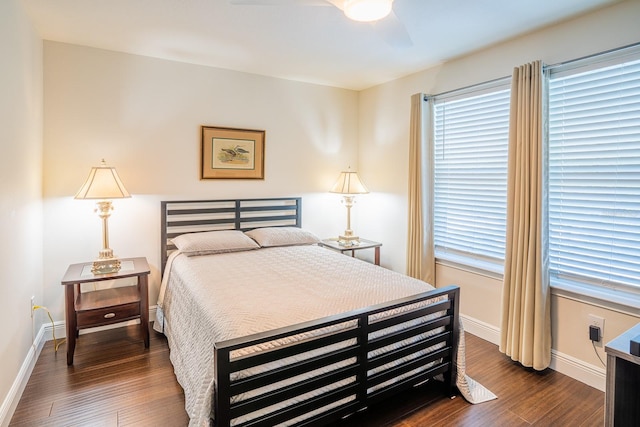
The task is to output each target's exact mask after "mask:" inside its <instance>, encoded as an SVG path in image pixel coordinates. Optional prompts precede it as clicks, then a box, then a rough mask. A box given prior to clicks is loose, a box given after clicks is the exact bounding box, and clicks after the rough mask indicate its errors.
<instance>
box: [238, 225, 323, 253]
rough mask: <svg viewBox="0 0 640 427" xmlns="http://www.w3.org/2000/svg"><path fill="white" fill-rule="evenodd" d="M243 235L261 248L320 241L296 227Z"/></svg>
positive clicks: (266, 229) (269, 228) (277, 228)
mask: <svg viewBox="0 0 640 427" xmlns="http://www.w3.org/2000/svg"><path fill="white" fill-rule="evenodd" d="M245 234H246V235H247V236H249V237H251V238H252V239H253V240H255V241H256V242H258V244H259V245H260V246H262V247H263V248H268V247H270V246H294V245H313V244H315V243H318V242H319V241H320V239H318V237H317V236H316V235H315V234H313V233H311V232H310V231H306V230H303V229H301V228H298V227H265V228H255V229H253V230H251V231H246V232H245Z"/></svg>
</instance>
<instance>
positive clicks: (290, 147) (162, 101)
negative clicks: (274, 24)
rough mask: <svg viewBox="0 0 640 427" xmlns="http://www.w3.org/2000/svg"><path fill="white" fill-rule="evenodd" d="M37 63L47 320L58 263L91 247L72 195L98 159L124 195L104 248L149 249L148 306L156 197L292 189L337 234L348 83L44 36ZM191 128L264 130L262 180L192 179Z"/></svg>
mask: <svg viewBox="0 0 640 427" xmlns="http://www.w3.org/2000/svg"><path fill="white" fill-rule="evenodd" d="M44 70H45V72H44V111H45V119H44V139H45V149H44V169H43V171H44V212H45V223H44V255H45V256H44V283H45V284H44V292H45V300H46V302H47V304H48V305H49V306H50V307H51V308H52V309H53V310H54V313H55V314H54V317H55V319H56V320H62V319H64V312H63V307H64V300H63V289H62V287H61V285H60V279H61V277H62V276H63V274H64V272H65V270H66V268H67V266H68V265H69V264H70V263H76V262H83V261H87V260H91V259H92V258H94V257H95V256H96V255H97V252H98V250H99V249H100V246H101V228H100V227H101V226H100V220H99V219H98V218H97V216H96V215H95V214H94V213H93V212H92V210H93V206H94V204H93V202H91V201H78V200H74V199H73V195H74V194H75V192H76V191H77V190H78V188H79V187H80V186H81V184H82V183H83V182H84V180H85V178H86V176H87V174H88V172H89V169H90V167H91V166H93V165H97V164H98V163H99V161H100V159H101V158H105V159H106V161H107V163H109V164H110V165H113V166H115V167H116V168H117V170H118V173H119V174H120V177H121V178H122V180H123V182H124V183H125V185H126V187H127V189H128V190H129V191H130V192H131V193H132V194H133V197H132V198H131V199H124V200H116V201H114V206H115V210H114V212H113V214H112V216H111V219H110V220H109V228H110V246H111V247H112V248H113V249H114V251H115V252H116V254H117V255H119V256H121V257H127V256H146V257H147V258H148V260H149V263H150V264H151V267H152V276H151V289H150V304H151V305H154V304H155V301H156V299H157V294H158V287H159V272H158V266H159V265H160V262H159V252H160V201H161V200H167V199H178V200H180V199H216V198H242V197H244V198H251V197H277V196H302V197H303V225H304V226H305V228H308V229H310V230H311V231H314V232H315V233H317V234H318V235H319V236H330V235H335V234H337V233H338V232H339V231H341V229H340V228H341V227H343V221H344V215H345V212H344V208H343V207H342V206H341V205H340V203H339V198H338V197H337V195H334V194H329V193H328V192H327V191H328V190H329V188H330V187H331V185H332V184H333V183H334V181H335V179H336V178H337V177H338V174H339V172H340V170H342V169H343V168H346V167H347V166H348V165H349V164H351V165H353V166H357V138H358V129H357V119H358V115H357V112H358V105H357V103H358V98H357V93H356V92H353V91H349V90H343V89H337V88H331V87H325V86H318V85H312V84H305V83H298V82H292V81H287V80H281V79H274V78H269V77H262V76H257V75H251V74H245V73H240V72H235V71H228V70H221V69H214V68H209V67H203V66H196V65H189V64H183V63H178V62H171V61H166V60H159V59H152V58H148V57H142V56H136V55H129V54H123V53H116V52H111V51H105V50H99V49H93V48H87V47H80V46H75V45H68V44H61V43H55V42H48V41H47V42H45V44H44ZM201 125H209V126H225V127H235V128H244V129H262V130H266V155H265V179H264V180H263V181H262V180H244V181H242V180H207V181H200V180H199V158H200V126H201Z"/></svg>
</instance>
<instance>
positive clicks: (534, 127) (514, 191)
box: [500, 61, 551, 370]
mask: <svg viewBox="0 0 640 427" xmlns="http://www.w3.org/2000/svg"><path fill="white" fill-rule="evenodd" d="M542 84H543V75H542V63H541V62H540V61H536V62H534V63H531V64H526V65H523V66H521V67H518V68H515V69H514V71H513V79H512V83H511V111H510V122H509V163H508V168H509V169H508V184H507V236H506V252H505V266H504V285H503V290H502V324H501V331H500V332H501V337H500V351H501V352H503V353H505V354H506V355H507V356H509V357H511V359H513V360H515V361H518V362H520V363H521V364H522V365H524V366H527V367H532V368H534V369H536V370H543V369H545V368H547V367H548V366H549V363H550V362H551V312H550V290H549V284H548V280H547V279H546V277H545V272H546V265H545V264H546V262H545V261H544V254H545V253H546V251H545V250H544V248H543V236H544V235H545V233H544V230H543V226H544V224H545V222H544V220H543V212H544V210H543V181H544V175H543V171H544V169H543V164H544V160H543V148H542V144H543V135H542V134H543V132H542V129H543V125H542V109H543V102H542V93H543V92H542Z"/></svg>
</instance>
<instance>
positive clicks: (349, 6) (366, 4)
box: [344, 0, 393, 22]
mask: <svg viewBox="0 0 640 427" xmlns="http://www.w3.org/2000/svg"><path fill="white" fill-rule="evenodd" d="M392 5H393V0H345V2H344V14H345V15H347V18H349V19H353V20H354V21H360V22H372V21H377V20H379V19H382V18H384V17H385V16H387V15H389V13H391V6H392Z"/></svg>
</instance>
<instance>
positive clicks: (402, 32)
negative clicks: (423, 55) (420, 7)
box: [371, 11, 413, 48]
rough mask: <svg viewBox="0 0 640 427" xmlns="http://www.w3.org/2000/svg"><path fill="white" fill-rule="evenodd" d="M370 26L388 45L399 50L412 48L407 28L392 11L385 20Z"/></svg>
mask: <svg viewBox="0 0 640 427" xmlns="http://www.w3.org/2000/svg"><path fill="white" fill-rule="evenodd" d="M371 25H372V26H373V27H374V28H375V29H376V32H377V33H378V34H379V35H380V37H382V38H383V39H384V40H385V41H386V42H387V43H388V44H389V45H391V46H393V47H401V48H407V47H411V46H413V41H412V40H411V36H410V35H409V33H408V32H407V28H406V27H405V26H404V24H403V23H402V21H400V19H399V18H398V16H397V15H396V14H395V13H394V12H393V11H391V13H390V14H389V16H387V17H386V18H383V19H381V20H379V21H375V22H372V23H371Z"/></svg>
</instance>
